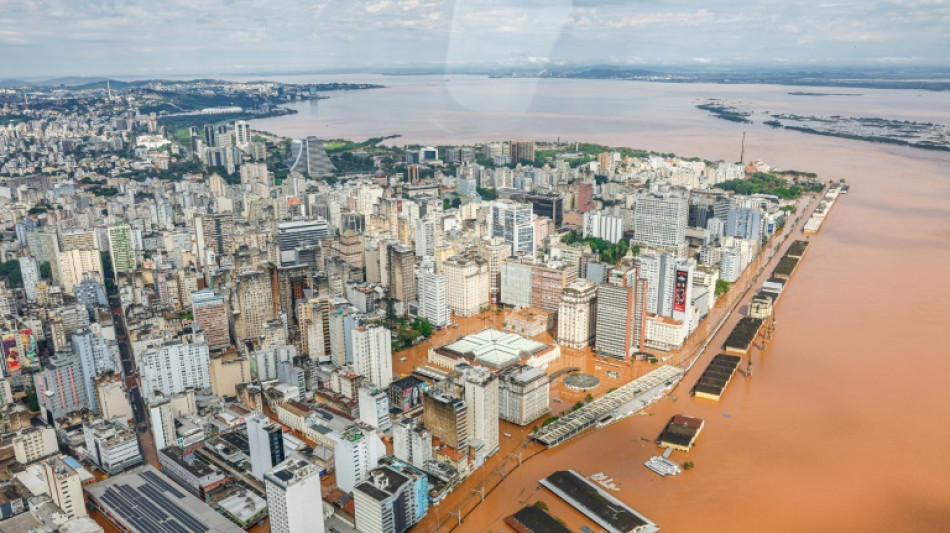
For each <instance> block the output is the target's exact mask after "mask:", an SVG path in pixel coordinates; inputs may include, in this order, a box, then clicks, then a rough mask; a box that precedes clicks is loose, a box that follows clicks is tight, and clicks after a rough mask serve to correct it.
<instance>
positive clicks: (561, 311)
mask: <svg viewBox="0 0 950 533" xmlns="http://www.w3.org/2000/svg"><path fill="white" fill-rule="evenodd" d="M596 316H597V285H596V284H594V283H593V282H592V281H588V280H578V281H575V282H573V283H571V284H570V285H568V286H567V287H564V292H562V293H561V303H560V305H559V306H558V312H557V343H558V344H561V345H563V346H568V347H570V348H574V349H576V350H580V349H583V348H585V347H587V346H589V345H590V344H591V343H592V342H593V340H594V331H595V324H596Z"/></svg>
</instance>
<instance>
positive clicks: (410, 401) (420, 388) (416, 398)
mask: <svg viewBox="0 0 950 533" xmlns="http://www.w3.org/2000/svg"><path fill="white" fill-rule="evenodd" d="M424 386H425V383H420V384H418V385H415V386H413V387H407V388H405V389H403V390H402V391H401V393H402V398H400V402H399V408H400V409H402V410H403V412H405V411H411V410H412V409H415V408H416V407H419V406H420V405H422V396H423V393H424V392H425V388H424Z"/></svg>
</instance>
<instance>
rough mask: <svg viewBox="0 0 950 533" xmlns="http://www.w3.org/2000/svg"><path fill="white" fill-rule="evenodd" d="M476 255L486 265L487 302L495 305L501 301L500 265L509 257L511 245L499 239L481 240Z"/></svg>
mask: <svg viewBox="0 0 950 533" xmlns="http://www.w3.org/2000/svg"><path fill="white" fill-rule="evenodd" d="M478 254H479V256H480V257H481V258H482V259H484V260H485V261H486V262H487V263H488V298H489V301H490V302H491V303H493V304H497V303H499V301H500V299H501V264H502V262H503V261H504V260H505V259H506V258H508V257H511V243H509V242H507V241H505V240H504V239H502V238H501V237H490V238H487V239H482V240H481V241H480V242H479V244H478ZM449 305H450V306H451V304H449Z"/></svg>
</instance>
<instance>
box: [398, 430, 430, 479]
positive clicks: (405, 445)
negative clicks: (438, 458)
mask: <svg viewBox="0 0 950 533" xmlns="http://www.w3.org/2000/svg"><path fill="white" fill-rule="evenodd" d="M393 455H394V456H395V457H396V459H399V460H400V461H404V462H406V463H409V464H411V465H412V466H415V467H416V468H423V467H424V466H425V462H426V461H428V460H430V459H432V432H430V431H429V430H428V429H426V428H425V427H424V426H422V425H421V424H419V423H418V422H416V421H415V420H414V419H412V418H404V419H402V420H400V421H399V423H397V424H395V425H393Z"/></svg>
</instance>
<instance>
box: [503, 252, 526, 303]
mask: <svg viewBox="0 0 950 533" xmlns="http://www.w3.org/2000/svg"><path fill="white" fill-rule="evenodd" d="M533 270H534V262H533V261H522V260H521V259H519V258H517V257H509V258H508V259H505V260H504V261H502V263H501V299H500V301H501V303H503V304H505V305H508V306H511V307H531V298H532V296H533V294H534V293H533V290H532V287H533V286H532V280H531V275H532V272H533Z"/></svg>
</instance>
